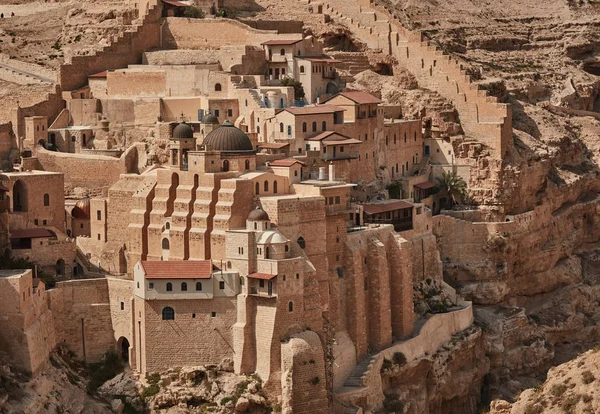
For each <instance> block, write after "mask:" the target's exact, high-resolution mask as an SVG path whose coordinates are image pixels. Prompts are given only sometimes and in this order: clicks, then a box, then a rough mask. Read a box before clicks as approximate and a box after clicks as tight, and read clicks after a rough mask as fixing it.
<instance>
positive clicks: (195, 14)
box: [183, 7, 204, 19]
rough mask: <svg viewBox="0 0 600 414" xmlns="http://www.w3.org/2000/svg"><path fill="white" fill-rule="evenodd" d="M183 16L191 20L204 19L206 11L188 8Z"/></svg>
mask: <svg viewBox="0 0 600 414" xmlns="http://www.w3.org/2000/svg"><path fill="white" fill-rule="evenodd" d="M183 15H184V16H185V17H189V18H190V19H204V11H203V10H202V9H199V8H198V7H186V8H185V10H184V11H183Z"/></svg>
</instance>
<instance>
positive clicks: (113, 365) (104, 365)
mask: <svg viewBox="0 0 600 414" xmlns="http://www.w3.org/2000/svg"><path fill="white" fill-rule="evenodd" d="M124 367H125V364H124V363H123V360H122V359H121V356H120V355H119V354H117V353H116V352H115V351H108V352H107V353H106V354H104V356H103V357H102V361H101V362H98V363H95V364H89V365H88V374H89V376H90V382H89V383H88V391H89V392H95V391H96V390H97V389H98V388H100V386H101V385H102V384H104V383H105V382H106V381H108V380H109V379H111V378H114V377H116V376H117V375H118V374H120V373H121V372H123V368H124Z"/></svg>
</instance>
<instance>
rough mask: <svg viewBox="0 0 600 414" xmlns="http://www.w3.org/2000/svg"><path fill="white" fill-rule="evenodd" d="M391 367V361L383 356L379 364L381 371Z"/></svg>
mask: <svg viewBox="0 0 600 414" xmlns="http://www.w3.org/2000/svg"><path fill="white" fill-rule="evenodd" d="M391 368H392V361H390V360H389V359H387V358H385V359H384V360H383V362H382V364H381V371H380V372H381V373H384V372H386V371H389V370H390V369H391Z"/></svg>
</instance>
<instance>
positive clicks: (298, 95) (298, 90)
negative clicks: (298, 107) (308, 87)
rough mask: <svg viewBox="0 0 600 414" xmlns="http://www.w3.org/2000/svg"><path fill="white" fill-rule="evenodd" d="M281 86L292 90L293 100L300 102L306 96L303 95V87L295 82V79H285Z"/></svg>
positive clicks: (298, 82)
mask: <svg viewBox="0 0 600 414" xmlns="http://www.w3.org/2000/svg"><path fill="white" fill-rule="evenodd" d="M281 85H282V86H291V87H293V88H294V99H295V100H296V101H301V100H303V99H304V97H305V96H306V94H305V93H304V86H302V82H300V81H297V80H296V79H293V78H289V77H285V78H283V79H282V80H281Z"/></svg>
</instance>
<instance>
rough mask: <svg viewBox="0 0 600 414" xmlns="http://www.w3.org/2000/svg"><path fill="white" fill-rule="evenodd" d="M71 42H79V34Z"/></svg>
mask: <svg viewBox="0 0 600 414" xmlns="http://www.w3.org/2000/svg"><path fill="white" fill-rule="evenodd" d="M73 41H74V42H75V43H77V42H79V41H81V35H80V34H78V35H77V36H75V39H73Z"/></svg>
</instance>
